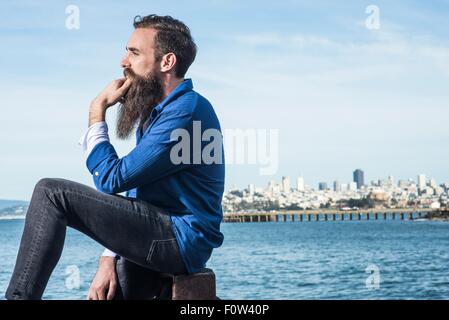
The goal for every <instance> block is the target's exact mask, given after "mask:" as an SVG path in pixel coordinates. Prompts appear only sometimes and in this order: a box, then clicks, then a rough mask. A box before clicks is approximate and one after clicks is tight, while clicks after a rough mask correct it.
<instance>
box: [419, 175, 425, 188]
mask: <svg viewBox="0 0 449 320" xmlns="http://www.w3.org/2000/svg"><path fill="white" fill-rule="evenodd" d="M425 187H426V175H425V174H420V175H419V176H418V188H419V189H424V188H425Z"/></svg>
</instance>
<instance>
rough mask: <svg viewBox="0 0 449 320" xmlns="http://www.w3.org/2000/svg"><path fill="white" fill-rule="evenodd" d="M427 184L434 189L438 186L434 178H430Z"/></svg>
mask: <svg viewBox="0 0 449 320" xmlns="http://www.w3.org/2000/svg"><path fill="white" fill-rule="evenodd" d="M429 185H430V186H431V187H432V188H434V189H435V188H436V187H438V185H437V181H436V180H435V179H434V178H432V179H430V181H429Z"/></svg>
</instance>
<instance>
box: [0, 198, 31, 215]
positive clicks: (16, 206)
mask: <svg viewBox="0 0 449 320" xmlns="http://www.w3.org/2000/svg"><path fill="white" fill-rule="evenodd" d="M28 205H29V202H28V201H22V200H0V218H3V219H5V218H20V217H24V216H25V214H26V211H27V210H28Z"/></svg>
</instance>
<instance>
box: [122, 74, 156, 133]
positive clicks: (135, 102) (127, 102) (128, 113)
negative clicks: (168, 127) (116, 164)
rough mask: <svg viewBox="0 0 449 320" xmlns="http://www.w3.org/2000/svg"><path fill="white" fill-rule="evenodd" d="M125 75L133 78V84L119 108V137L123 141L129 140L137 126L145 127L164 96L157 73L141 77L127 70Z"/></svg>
mask: <svg viewBox="0 0 449 320" xmlns="http://www.w3.org/2000/svg"><path fill="white" fill-rule="evenodd" d="M125 75H126V76H128V77H131V78H132V84H131V86H130V88H129V89H128V92H127V93H126V95H125V97H124V98H123V99H122V101H121V103H120V105H119V108H118V116H117V137H118V138H119V139H122V140H125V139H128V138H129V136H130V135H131V133H132V132H133V131H134V128H135V127H136V125H138V126H139V127H142V126H143V123H144V122H145V121H146V120H147V119H148V117H149V116H150V114H151V112H152V111H153V108H154V107H155V106H156V105H157V104H158V103H159V102H160V101H161V99H162V96H163V88H162V80H161V77H160V75H159V74H158V73H157V72H155V71H153V72H151V73H150V74H149V75H148V76H146V77H141V76H138V75H136V74H135V73H134V72H133V71H132V70H130V69H126V70H125Z"/></svg>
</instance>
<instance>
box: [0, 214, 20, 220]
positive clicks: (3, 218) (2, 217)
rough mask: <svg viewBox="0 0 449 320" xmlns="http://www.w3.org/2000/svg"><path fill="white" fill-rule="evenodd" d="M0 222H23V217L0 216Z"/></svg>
mask: <svg viewBox="0 0 449 320" xmlns="http://www.w3.org/2000/svg"><path fill="white" fill-rule="evenodd" d="M0 220H25V216H13V215H11V216H0Z"/></svg>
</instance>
